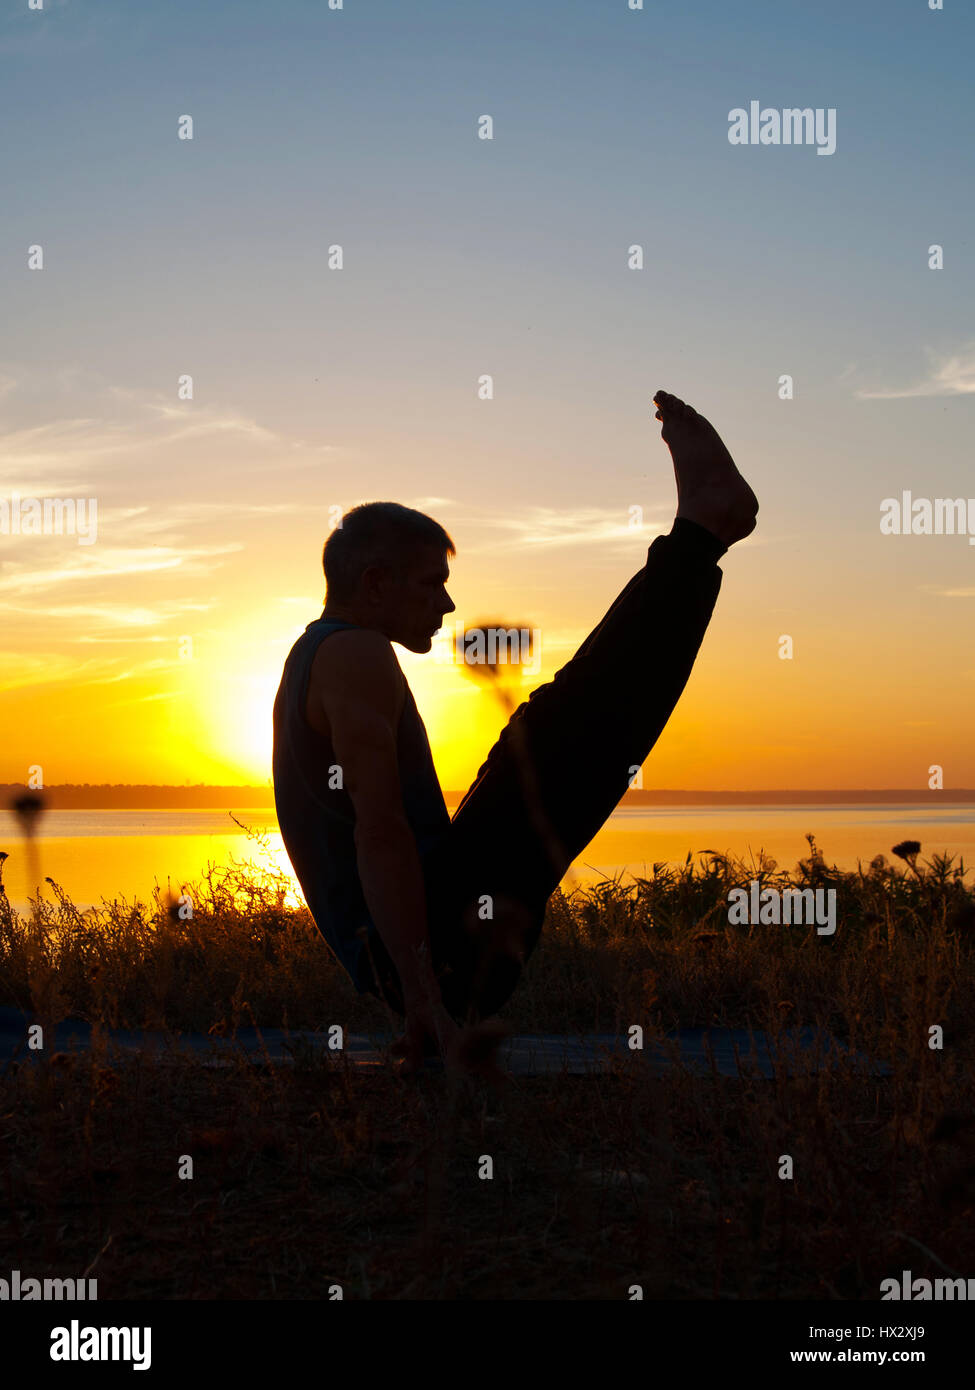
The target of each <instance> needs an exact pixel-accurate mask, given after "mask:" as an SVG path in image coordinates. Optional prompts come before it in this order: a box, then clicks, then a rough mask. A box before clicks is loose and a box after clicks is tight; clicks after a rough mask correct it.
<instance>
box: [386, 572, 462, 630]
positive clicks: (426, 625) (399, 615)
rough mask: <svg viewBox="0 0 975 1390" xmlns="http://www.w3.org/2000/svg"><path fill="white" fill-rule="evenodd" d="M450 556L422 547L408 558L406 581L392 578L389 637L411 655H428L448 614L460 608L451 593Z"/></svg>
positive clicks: (389, 590) (388, 593) (389, 589)
mask: <svg viewBox="0 0 975 1390" xmlns="http://www.w3.org/2000/svg"><path fill="white" fill-rule="evenodd" d="M449 578H450V568H449V566H448V564H447V556H446V555H445V553H444V552H443V551H442V550H440V549H439V548H438V547H437V546H422V547H420V548H419V549H417V550H416V551H415V552H414V553H413V555H412V556H410V557H408V558H407V560H406V561H405V563H404V566H403V573H402V578H401V579H399V580H398V581H397V580H396V579H395V578H391V579H390V581H389V584H388V587H387V589H386V604H385V613H384V618H385V623H384V630H385V632H386V636H387V637H388V638H389V639H390V641H392V642H399V643H400V645H401V646H404V647H406V649H407V650H408V651H411V652H428V651H429V650H430V648H431V646H432V645H433V635H434V633H435V632H436V631H437V629H438V628H439V627H441V626H442V624H443V619H444V616H445V614H447V613H453V612H454V610H455V608H456V605H455V603H454V601H453V599H451V597H450V595H449V594H448V593H447V589H446V587H445V586H446V583H447V580H448V579H449Z"/></svg>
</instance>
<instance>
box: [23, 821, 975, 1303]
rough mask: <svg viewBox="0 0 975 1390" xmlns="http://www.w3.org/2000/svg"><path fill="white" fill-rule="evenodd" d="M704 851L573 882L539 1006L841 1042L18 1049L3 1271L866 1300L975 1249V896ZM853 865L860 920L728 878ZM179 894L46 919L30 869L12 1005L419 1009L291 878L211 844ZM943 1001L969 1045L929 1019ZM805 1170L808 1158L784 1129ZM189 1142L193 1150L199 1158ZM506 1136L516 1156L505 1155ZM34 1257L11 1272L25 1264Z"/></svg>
mask: <svg viewBox="0 0 975 1390" xmlns="http://www.w3.org/2000/svg"><path fill="white" fill-rule="evenodd" d="M809 839H810V854H809V857H808V858H806V859H804V860H802V861H800V863H799V864H798V865H797V866H796V867H795V869H793V870H792V871H789V872H786V871H784V870H781V869H779V868H778V866H777V865H776V864H775V863H774V861H772V860H770V859H768V858H767V857H764V856H760V857H759V858H758V859H756V860H754V861H752V862H750V863H745V862H742V861H739V860H733V859H730V858H726V857H724V856H722V855H717V854H705V855H704V856H703V857H702V858H701V859H700V860H699V861H697V862H695V861H693V860H692V859H691V857H690V856H688V860H687V862H686V863H685V864H684V865H681V866H668V865H664V864H655V865H654V866H653V871H652V874H651V876H650V877H648V878H645V879H641V880H638V881H637V882H636V883H630V884H628V885H624V884H623V883H622V881H621V880H618V879H617V880H607V881H604V882H602V883H597V884H594V885H591V886H589V887H587V888H583V889H577V890H575V891H574V892H573V893H572V895H571V897H566V896H565V895H563V894H562V893H556V894H555V895H554V896H553V898H552V899H551V901H550V903H549V910H548V916H547V920H546V926H545V931H544V932H543V936H542V941H541V943H540V945H539V947H538V949H537V951H536V952H535V954H534V955H533V957H532V959H531V961H530V962H529V965H528V968H527V970H526V972H525V977H524V980H523V982H522V985H521V987H520V988H519V990H518V992H517V994H516V996H515V997H514V999H513V1000H512V1001H511V1003H510V1004H509V1006H508V1007H507V1008H506V1010H505V1011H504V1014H503V1017H504V1018H505V1019H506V1020H507V1021H508V1022H509V1024H510V1025H511V1026H512V1027H513V1029H514V1030H515V1031H517V1032H555V1033H560V1034H564V1033H570V1034H571V1033H578V1032H581V1031H586V1032H594V1031H599V1032H616V1031H618V1032H625V1030H626V1029H627V1028H628V1027H629V1026H630V1025H631V1024H634V1023H638V1024H641V1025H642V1026H643V1028H644V1029H645V1031H646V1032H647V1034H648V1035H649V1036H656V1037H659V1036H661V1035H662V1034H664V1033H666V1032H667V1031H669V1030H671V1029H675V1028H678V1027H693V1026H704V1025H708V1024H715V1025H725V1026H729V1027H755V1028H760V1029H764V1030H766V1031H769V1032H771V1033H777V1032H778V1031H779V1030H780V1029H781V1028H782V1027H784V1026H785V1027H790V1028H791V1027H796V1026H801V1025H816V1026H819V1027H822V1028H825V1029H827V1030H829V1031H830V1032H831V1033H832V1034H833V1035H834V1036H836V1037H837V1038H839V1039H840V1040H841V1041H842V1042H844V1043H847V1044H850V1045H851V1046H853V1047H854V1048H856V1049H858V1050H859V1051H861V1052H864V1053H866V1054H868V1055H870V1056H872V1057H875V1058H880V1059H883V1060H884V1061H886V1062H888V1063H889V1064H890V1065H891V1067H892V1072H891V1075H889V1076H886V1077H882V1078H877V1077H868V1076H865V1075H863V1074H860V1073H857V1072H855V1071H853V1070H852V1069H851V1067H850V1065H849V1063H848V1062H847V1061H845V1060H844V1059H843V1058H842V1057H841V1056H840V1055H834V1056H833V1057H831V1059H830V1061H829V1064H828V1065H827V1067H826V1069H825V1070H822V1071H819V1072H815V1073H810V1074H808V1075H795V1076H793V1077H791V1078H788V1077H785V1076H779V1077H778V1078H777V1079H776V1080H774V1081H760V1080H759V1081H748V1080H743V1079H736V1078H735V1079H729V1078H722V1077H719V1076H714V1077H707V1078H701V1077H695V1076H692V1075H690V1074H689V1073H687V1072H685V1071H684V1070H682V1069H677V1070H674V1071H672V1072H670V1073H668V1074H667V1075H665V1076H662V1077H650V1076H648V1075H643V1074H641V1073H640V1072H639V1071H637V1070H634V1069H632V1068H630V1067H620V1068H618V1069H617V1070H616V1071H614V1072H611V1073H609V1074H606V1075H604V1076H600V1077H598V1078H587V1077H569V1076H564V1077H537V1078H517V1079H515V1080H514V1081H512V1083H510V1084H509V1085H508V1086H507V1087H506V1088H505V1090H504V1091H503V1093H501V1094H496V1093H495V1092H493V1091H491V1090H489V1089H487V1088H485V1087H484V1086H483V1085H482V1084H481V1083H471V1084H469V1085H458V1084H455V1083H452V1082H449V1081H447V1080H445V1079H444V1078H443V1077H437V1076H422V1077H420V1078H418V1079H417V1080H416V1081H413V1082H405V1081H403V1080H401V1079H400V1078H398V1077H396V1076H395V1075H394V1073H393V1072H392V1070H391V1069H389V1070H379V1071H374V1072H370V1073H363V1072H356V1071H354V1070H352V1069H345V1068H336V1069H328V1068H326V1067H324V1066H322V1064H320V1063H315V1062H314V1061H313V1060H310V1059H309V1060H307V1061H299V1062H298V1063H297V1064H296V1065H294V1066H292V1067H282V1066H268V1067H253V1066H248V1065H247V1064H246V1063H243V1062H241V1063H240V1064H239V1065H238V1066H235V1067H233V1068H230V1069H227V1070H214V1069H212V1068H206V1067H203V1066H201V1065H200V1064H199V1063H198V1062H195V1061H193V1060H192V1059H180V1060H177V1059H175V1058H171V1059H168V1060H155V1061H154V1060H152V1059H150V1058H149V1057H148V1056H135V1057H133V1058H131V1059H130V1060H128V1061H126V1062H124V1063H122V1064H119V1065H115V1066H109V1065H107V1059H106V1057H105V1055H104V1047H103V1043H102V1041H101V1040H100V1039H99V1036H98V1034H97V1031H96V1035H95V1042H94V1045H93V1048H92V1050H91V1052H90V1053H85V1054H72V1055H68V1054H59V1055H55V1056H48V1057H45V1059H44V1060H43V1061H42V1062H41V1063H40V1065H30V1064H29V1063H27V1062H21V1063H14V1064H13V1065H11V1066H10V1067H8V1068H6V1070H5V1071H4V1072H3V1074H2V1076H0V1168H2V1173H3V1182H4V1196H5V1198H6V1200H5V1202H4V1204H3V1205H4V1209H3V1214H2V1215H0V1270H3V1269H4V1266H6V1268H7V1269H14V1268H19V1269H20V1270H21V1272H22V1274H23V1275H24V1276H25V1277H26V1275H28V1274H30V1275H34V1276H37V1277H43V1276H44V1275H45V1274H48V1275H52V1276H60V1277H68V1276H72V1275H75V1276H80V1275H81V1274H82V1272H83V1271H86V1270H87V1271H88V1274H89V1277H97V1278H98V1280H99V1297H100V1298H107V1297H134V1298H180V1299H182V1298H255V1299H256V1298H298V1297H303V1298H307V1297H328V1296H329V1290H330V1288H332V1287H333V1286H334V1285H340V1286H341V1287H342V1290H343V1292H344V1296H345V1297H346V1298H373V1299H376V1298H379V1299H456V1298H463V1299H468V1298H470V1299H484V1298H501V1299H551V1298H557V1299H560V1298H567V1299H579V1298H584V1299H601V1298H616V1299H618V1298H626V1297H627V1296H628V1294H627V1290H628V1289H629V1287H630V1286H631V1285H632V1284H640V1285H641V1286H642V1288H643V1291H644V1297H647V1298H655V1297H656V1298H675V1297H676V1298H682V1297H683V1298H705V1299H708V1298H735V1299H749V1298H782V1299H792V1298H799V1297H813V1298H824V1297H825V1298H830V1297H836V1298H844V1299H846V1298H853V1299H857V1298H867V1299H875V1298H877V1297H878V1296H879V1285H880V1281H881V1279H883V1278H886V1277H889V1276H891V1275H894V1276H899V1273H900V1271H901V1270H902V1269H911V1270H912V1271H913V1273H914V1275H915V1276H921V1275H926V1276H927V1277H929V1278H940V1277H944V1276H945V1275H946V1274H951V1275H954V1276H961V1277H967V1276H968V1275H969V1274H971V1273H973V1271H975V1265H973V1258H972V1257H973V1254H975V1223H973V1221H972V1213H973V1207H975V1066H973V1061H975V1057H973V1052H975V1046H973V1022H972V1020H973V980H975V970H973V961H975V894H973V890H972V888H971V887H970V886H969V885H968V884H967V882H966V878H967V875H966V871H965V869H964V865H963V864H959V865H957V866H956V865H955V864H954V861H953V860H952V859H950V858H949V857H947V856H940V855H935V856H933V857H932V858H931V859H930V860H922V859H921V858H920V854H919V849H920V847H919V846H917V845H916V844H915V843H907V842H905V844H904V845H900V846H897V847H896V851H897V856H896V857H898V858H899V859H900V861H901V864H900V865H899V866H894V865H892V864H889V863H888V862H887V861H886V860H885V859H883V858H882V857H878V858H877V859H875V860H874V861H873V862H872V863H871V864H870V866H869V868H867V869H862V868H861V869H860V870H859V871H857V872H855V873H844V872H841V871H840V870H838V869H837V868H835V866H833V867H831V866H829V865H828V864H827V863H826V861H825V860H824V858H823V856H822V855H821V853H820V852H819V850H818V849H817V847H816V845H815V842H814V841H813V839H812V837H809ZM756 878H757V879H759V880H760V882H761V883H762V885H763V887H765V886H772V887H778V888H785V887H790V886H791V887H825V888H834V889H835V891H836V893H837V920H838V926H837V931H836V934H835V936H832V937H828V936H819V935H817V933H816V931H815V928H814V927H797V926H793V927H762V926H742V927H737V926H730V925H729V924H728V920H727V917H728V911H727V902H728V893H729V891H730V889H731V888H733V887H737V886H745V887H747V885H748V884H749V882H750V881H751V880H752V879H756ZM190 897H191V899H192V902H193V914H192V917H191V918H189V919H188V920H180V918H179V913H178V908H177V906H176V904H175V903H173V902H172V901H169V900H167V899H166V898H165V897H164V896H162V895H160V894H157V895H156V897H155V898H154V900H153V902H152V903H151V904H144V903H128V902H125V901H121V900H114V901H111V902H103V903H102V905H101V906H100V907H99V908H97V909H93V910H89V911H87V912H79V911H78V910H77V908H75V906H74V905H73V904H72V903H71V902H70V901H69V900H68V898H67V897H66V896H65V895H64V893H63V892H62V891H61V890H60V889H59V888H58V886H57V885H52V894H51V896H50V897H45V898H42V897H40V896H38V897H36V898H34V899H32V901H31V904H30V913H29V915H28V916H20V915H18V914H17V913H16V912H14V911H13V909H12V908H11V906H10V904H9V903H8V901H7V900H6V898H5V897H4V896H3V895H0V1004H4V1005H8V1006H15V1007H18V1008H20V1009H23V1010H24V1011H25V1012H29V1013H32V1014H33V1015H35V1016H36V1017H37V1018H39V1019H41V1020H45V1021H47V1022H53V1021H57V1020H59V1019H61V1018H65V1017H79V1016H80V1017H83V1018H86V1019H87V1020H89V1021H90V1022H92V1023H93V1024H98V1025H106V1026H109V1027H128V1028H142V1027H147V1028H166V1029H171V1030H176V1031H184V1030H194V1031H203V1032H206V1031H208V1030H211V1029H213V1030H215V1031H218V1032H222V1033H225V1032H229V1031H232V1030H233V1029H234V1027H236V1026H239V1025H245V1024H252V1023H254V1024H257V1025H258V1026H259V1027H261V1026H263V1027H272V1026H273V1027H282V1026H283V1027H288V1028H293V1029H306V1028H321V1027H326V1026H327V1025H329V1024H333V1023H340V1024H342V1026H343V1027H344V1028H345V1029H346V1030H347V1031H349V1032H365V1033H372V1034H373V1035H377V1034H391V1033H392V1032H393V1029H394V1027H395V1023H396V1020H395V1019H394V1018H393V1017H392V1016H390V1015H388V1014H387V1012H386V1010H385V1009H384V1007H383V1006H382V1005H381V1004H380V1003H379V1002H378V1001H374V1000H371V999H368V998H360V997H358V996H356V995H355V993H354V991H353V990H352V988H351V985H350V984H349V982H348V980H347V978H346V977H345V975H344V974H343V972H342V971H341V970H340V969H339V968H338V967H337V966H336V965H335V964H334V962H333V961H332V959H331V957H330V955H329V953H328V951H327V949H326V947H325V946H324V944H323V942H322V941H321V938H320V937H319V935H318V933H317V931H316V929H315V927H314V924H313V922H312V921H311V918H310V916H309V914H308V912H307V910H306V909H304V908H291V907H289V906H287V892H286V884H285V881H284V880H282V879H281V878H280V877H279V876H277V875H275V873H274V872H273V871H271V870H267V871H264V870H259V869H256V868H255V867H254V866H253V865H247V866H239V865H232V866H231V867H230V868H228V869H222V870H217V869H213V868H211V869H208V871H207V872H206V874H205V875H204V876H203V878H202V880H201V881H200V883H198V884H196V885H193V886H192V887H191V889H190ZM933 1025H938V1026H940V1027H941V1028H943V1030H944V1046H943V1049H941V1050H932V1049H931V1048H930V1047H929V1037H930V1033H929V1030H930V1028H931V1027H932V1026H933ZM785 1154H788V1155H790V1156H791V1158H792V1162H793V1171H794V1177H793V1178H792V1179H791V1180H783V1179H781V1178H780V1177H779V1176H778V1173H779V1167H780V1156H782V1155H785ZM184 1155H189V1156H191V1157H192V1160H193V1167H194V1176H193V1178H192V1180H191V1181H189V1180H183V1179H181V1178H180V1176H179V1172H178V1169H179V1164H180V1162H181V1160H182V1157H183V1156H184ZM485 1156H486V1157H487V1158H489V1159H490V1160H492V1162H493V1177H491V1178H489V1179H488V1178H485V1177H483V1176H481V1174H482V1173H483V1172H484V1170H485ZM4 1272H5V1271H4Z"/></svg>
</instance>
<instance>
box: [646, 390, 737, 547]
mask: <svg viewBox="0 0 975 1390" xmlns="http://www.w3.org/2000/svg"><path fill="white" fill-rule="evenodd" d="M653 402H654V405H656V406H657V407H658V408H657V413H656V416H655V418H656V419H657V420H661V421H663V428H662V429H661V431H660V436H661V438H662V439H663V441H664V443H665V444H666V445H667V447H668V449H669V450H670V452H671V456H672V457H673V460H674V473H675V474H676V477H677V515H678V516H679V517H683V518H684V519H685V520H687V521H696V522H697V524H698V525H699V526H704V527H706V529H707V530H708V531H710V532H711V534H712V535H714V536H717V538H718V539H719V540H720V541H721V543H722V545H725V546H730V545H734V543H735V541H740V540H742V539H743V538H744V537H745V536H749V535H751V533H752V531H754V529H755V525H756V521H755V518H756V514H757V512H758V499H757V497H756V496H755V494H754V492H752V490H751V488H750V487H749V486H748V484H747V483H746V482H745V480H744V478H743V477H742V476H741V474H740V473H739V472H738V469H737V468H736V467H735V462H734V459H733V458H732V457H731V455H730V454H729V453H728V450H727V449H726V448H725V446H724V444H723V443H722V441H721V436H720V435H719V434H718V432H717V430H716V429H715V428H714V426H713V425H712V424H710V423H709V421H707V420H705V418H704V416H703V415H698V413H697V411H696V410H695V409H694V408H693V406H689V405H685V403H684V402H683V401H682V400H680V399H679V398H678V397H677V396H672V395H671V394H670V393H669V392H668V391H657V393H656V394H655V395H654V398H653Z"/></svg>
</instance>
